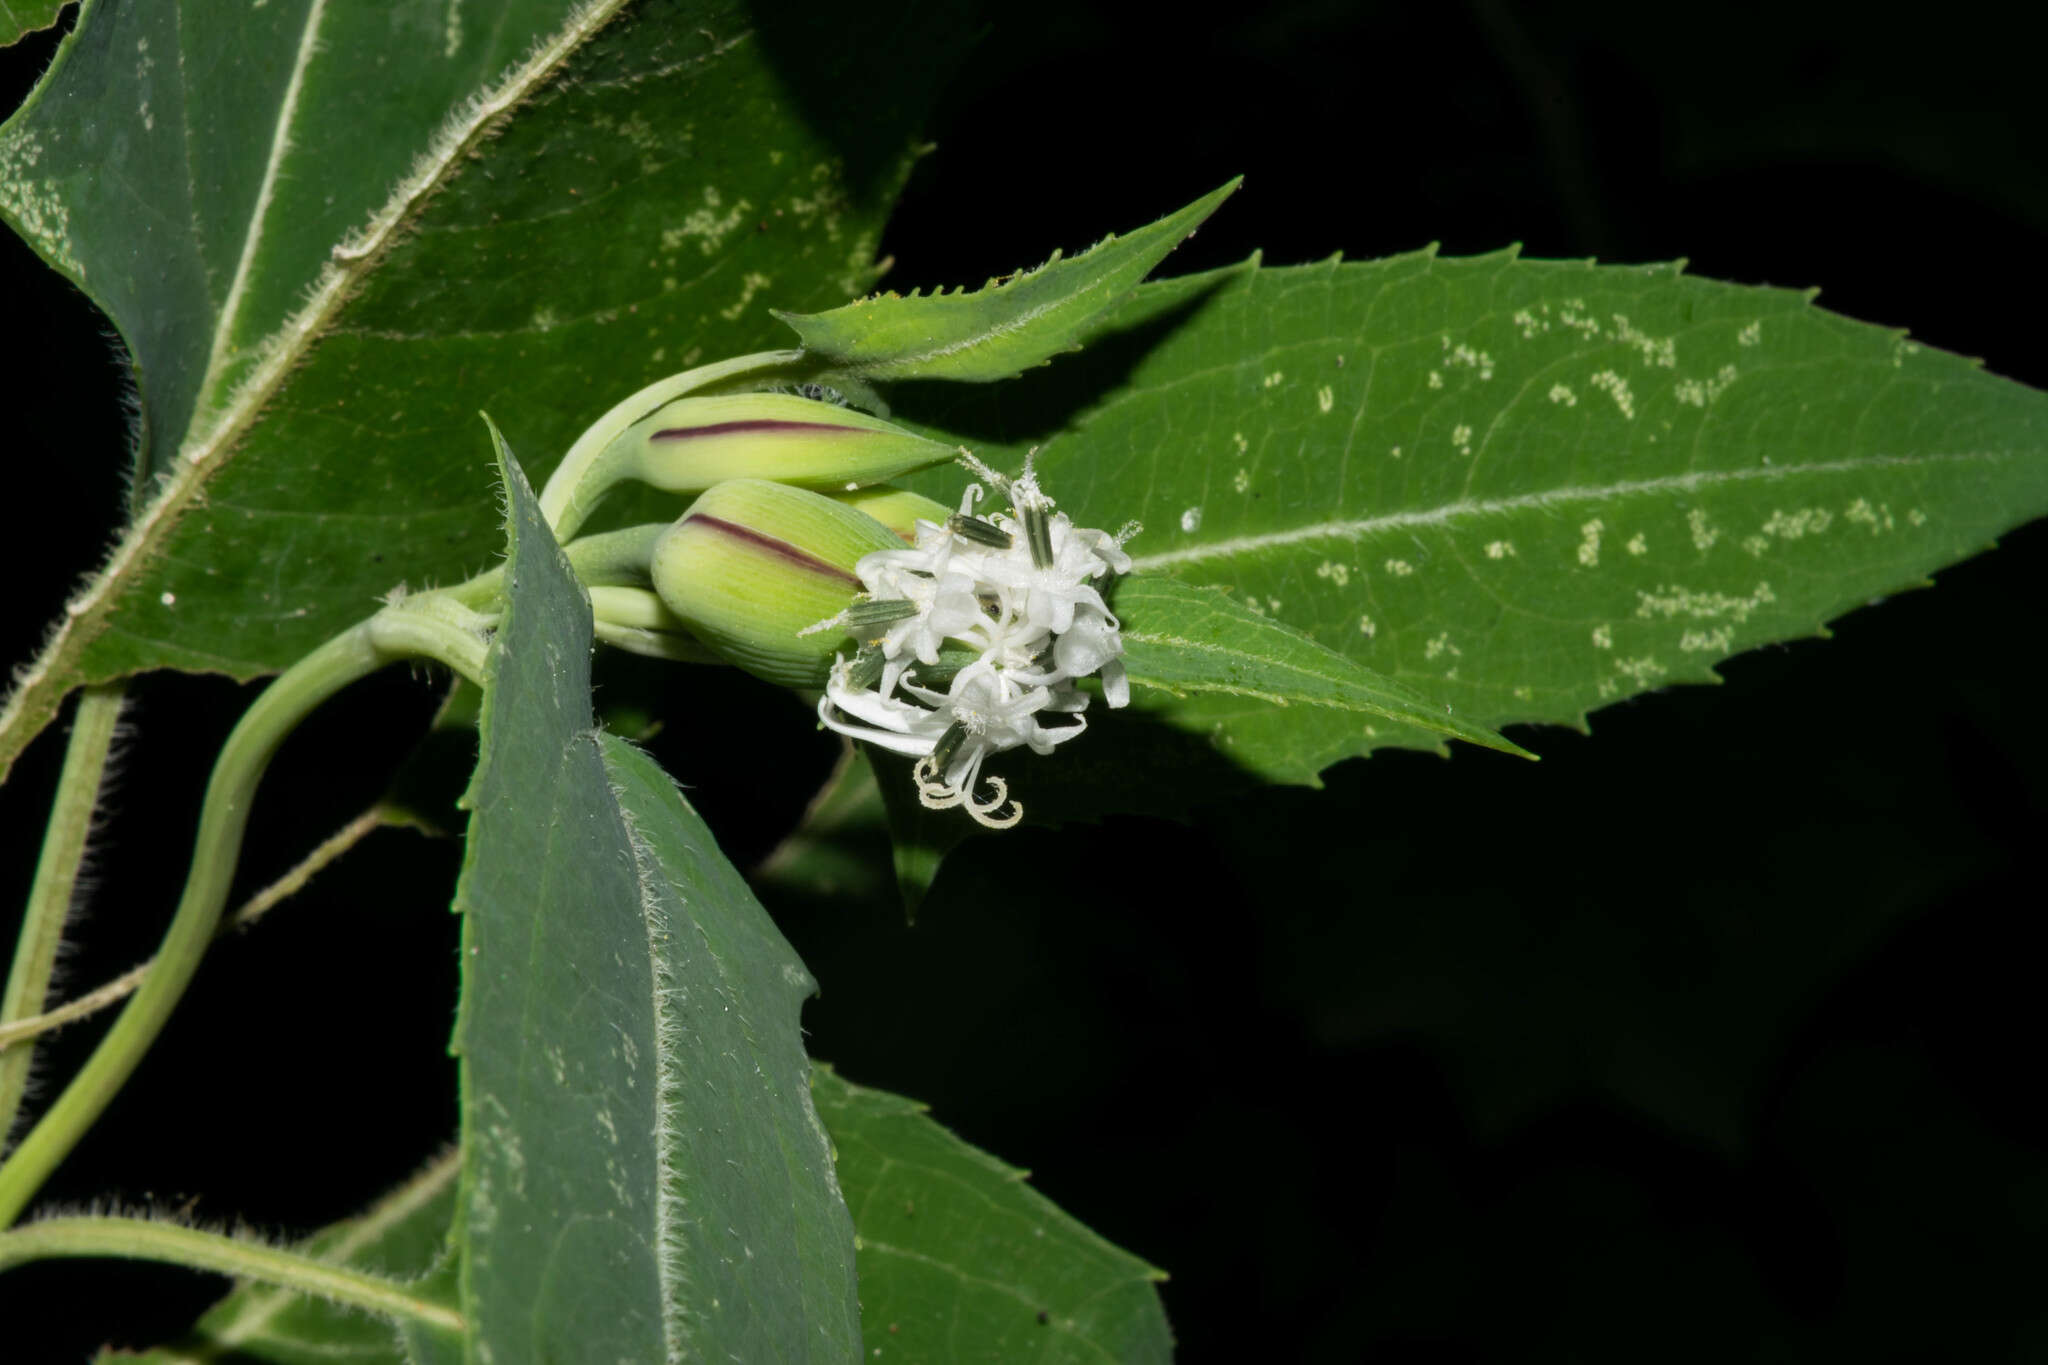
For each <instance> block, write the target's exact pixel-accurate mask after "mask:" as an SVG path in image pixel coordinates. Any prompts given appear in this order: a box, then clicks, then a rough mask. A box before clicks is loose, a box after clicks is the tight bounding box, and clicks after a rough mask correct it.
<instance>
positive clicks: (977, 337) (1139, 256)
mask: <svg viewBox="0 0 2048 1365" xmlns="http://www.w3.org/2000/svg"><path fill="white" fill-rule="evenodd" d="M1240 179H1241V177H1240ZM1238 184H1239V181H1238V180H1232V181H1231V182H1230V183H1229V184H1227V185H1225V186H1223V187H1222V188H1221V189H1219V190H1216V191H1214V192H1212V193H1210V194H1207V195H1204V196H1203V197H1202V198H1200V199H1197V200H1196V201H1195V202H1194V203H1192V204H1190V205H1188V206H1187V207H1186V208H1184V209H1182V210H1180V211H1179V212H1178V213H1172V214H1169V215H1167V216H1166V217H1164V218H1161V219H1160V220H1159V221H1158V222H1156V223H1152V224H1150V225H1149V226H1147V227H1142V228H1139V229H1138V230H1137V231H1136V232H1133V233H1130V234H1129V235H1127V236H1123V237H1116V236H1110V237H1107V238H1104V239H1103V240H1102V241H1101V242H1099V243H1097V244H1096V245H1095V246H1094V247H1093V248H1091V249H1090V250H1088V251H1084V252H1082V253H1081V254H1080V255H1079V256H1076V257H1074V258H1073V259H1071V260H1062V259H1061V258H1060V256H1059V255H1058V253H1054V255H1053V257H1052V259H1051V260H1049V261H1047V262H1046V263H1045V264H1044V265H1042V266H1040V267H1039V268H1038V269H1036V270H1030V271H1025V272H1023V273H1022V274H1019V275H1015V276H1012V277H1010V278H1008V279H1003V280H990V281H989V282H988V284H987V286H985V287H984V288H981V289H978V290H975V291H974V292H973V293H968V292H967V291H966V290H964V289H963V290H956V291H955V292H954V293H951V294H945V293H940V294H932V295H928V296H919V295H916V294H912V295H911V296H909V297H908V298H906V297H904V296H902V295H900V294H879V295H876V296H875V297H874V298H871V299H862V300H860V301H859V302H857V303H849V304H847V305H846V306H845V307H843V308H835V309H833V310H832V311H831V312H829V313H814V314H810V315H808V316H807V315H804V314H799V313H789V312H784V311H782V310H780V309H778V310H776V313H775V316H777V317H779V318H781V319H782V320H783V321H784V322H786V323H788V324H789V325H790V326H792V327H794V328H795V329H796V331H797V335H798V336H799V337H801V338H802V339H803V347H804V351H805V353H806V355H807V356H808V357H809V358H811V359H813V360H816V361H820V362H823V364H824V365H825V367H826V368H827V369H829V370H830V371H831V372H832V373H835V374H848V375H853V376H856V377H858V378H860V379H866V380H883V379H954V380H993V379H1008V378H1011V377H1012V376H1014V375H1016V374H1018V373H1020V372H1022V371H1024V370H1027V369H1029V368H1031V367H1032V366H1034V365H1043V364H1044V363H1045V362H1046V361H1048V360H1050V359H1051V358H1052V357H1053V356H1054V355H1056V354H1058V353H1059V352H1061V351H1068V350H1073V349H1075V348H1076V346H1077V344H1078V343H1079V341H1080V340H1081V338H1082V336H1083V334H1084V333H1085V332H1086V331H1087V330H1088V326H1089V324H1090V323H1091V322H1093V321H1094V320H1095V319H1096V318H1097V317H1098V316H1099V315H1100V314H1101V313H1102V312H1103V310H1105V309H1107V308H1110V307H1112V306H1113V305H1115V304H1116V303H1118V302H1120V301H1121V300H1122V299H1124V298H1125V297H1126V296H1127V295H1128V294H1129V293H1130V291H1131V289H1132V288H1133V287H1134V286H1136V285H1137V283H1138V282H1139V281H1140V280H1142V279H1144V278H1145V276H1146V275H1148V274H1150V273H1151V272H1152V268H1153V267H1154V266H1156V265H1158V264H1159V262H1161V261H1162V260H1164V259H1165V258H1166V254H1167V253H1168V252H1170V251H1172V250H1173V249H1174V248H1175V247H1177V246H1179V245H1180V244H1181V242H1182V240H1184V239H1185V238H1187V237H1188V236H1189V235H1190V234H1192V233H1193V232H1194V230H1195V229H1196V228H1197V227H1200V226H1201V224H1202V221H1203V220H1204V219H1205V218H1207V217H1208V216H1209V215H1210V214H1211V213H1214V212H1215V211H1216V208H1217V206H1218V205H1219V204H1221V203H1222V202H1223V201H1224V200H1225V199H1228V198H1229V197H1230V196H1231V195H1232V194H1233V193H1235V192H1236V190H1237V187H1238Z"/></svg>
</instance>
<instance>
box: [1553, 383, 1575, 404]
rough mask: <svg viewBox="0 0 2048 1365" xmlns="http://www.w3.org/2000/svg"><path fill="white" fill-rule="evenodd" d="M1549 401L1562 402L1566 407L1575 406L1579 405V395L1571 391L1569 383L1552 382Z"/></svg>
mask: <svg viewBox="0 0 2048 1365" xmlns="http://www.w3.org/2000/svg"><path fill="white" fill-rule="evenodd" d="M1550 401H1551V402H1553V403H1562V404H1564V405H1565V406H1566V407H1568V408H1575V407H1577V406H1578V405H1579V396H1578V395H1577V394H1575V393H1573V392H1572V388H1571V385H1569V384H1552V385H1551V386H1550Z"/></svg>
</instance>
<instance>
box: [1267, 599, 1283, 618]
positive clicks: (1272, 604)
mask: <svg viewBox="0 0 2048 1365" xmlns="http://www.w3.org/2000/svg"><path fill="white" fill-rule="evenodd" d="M1266 609H1267V610H1268V611H1271V612H1274V613H1275V614H1277V613H1278V612H1279V610H1280V599H1279V598H1277V597H1269V598H1267V599H1266Z"/></svg>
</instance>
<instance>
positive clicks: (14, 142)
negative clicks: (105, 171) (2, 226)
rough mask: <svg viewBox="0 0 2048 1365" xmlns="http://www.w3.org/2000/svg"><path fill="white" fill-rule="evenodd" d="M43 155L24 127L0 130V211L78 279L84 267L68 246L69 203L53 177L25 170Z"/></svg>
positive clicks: (24, 234) (69, 228)
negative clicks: (41, 177)
mask: <svg viewBox="0 0 2048 1365" xmlns="http://www.w3.org/2000/svg"><path fill="white" fill-rule="evenodd" d="M42 159H43V144H42V143H41V142H39V141H37V140H36V137H35V135H34V134H33V133H30V132H28V131H27V130H26V129H20V128H9V129H7V130H6V131H4V132H0V212H4V213H6V214H7V216H8V217H10V218H12V219H14V224H15V227H16V228H17V229H18V230H19V231H20V232H21V235H22V236H24V237H26V238H28V240H29V242H30V243H31V244H32V245H34V246H35V247H36V248H37V249H39V250H40V251H41V252H42V253H43V255H45V256H47V257H49V259H50V263H51V264H52V265H55V266H56V267H57V268H58V269H60V270H64V271H67V272H69V273H70V274H71V275H73V276H76V277H77V278H79V279H84V278H85V267H84V266H83V265H81V264H80V263H79V260H78V257H77V255H76V254H75V253H74V252H73V251H72V249H71V206H70V205H69V204H68V203H66V202H65V200H64V197H63V195H62V194H61V193H60V192H59V191H58V188H57V182H56V181H55V180H49V179H44V180H36V179H33V178H31V177H30V175H29V171H30V170H32V169H33V168H34V167H35V165H36V163H37V162H39V161H41V160H42Z"/></svg>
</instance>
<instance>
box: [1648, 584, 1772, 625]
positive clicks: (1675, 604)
mask: <svg viewBox="0 0 2048 1365" xmlns="http://www.w3.org/2000/svg"><path fill="white" fill-rule="evenodd" d="M1777 600H1778V599H1777V596H1776V595H1775V594H1774V593H1772V591H1771V585H1770V584H1769V583H1762V582H1760V583H1758V584H1757V585H1756V587H1755V588H1754V589H1753V590H1751V591H1750V592H1749V594H1748V595H1747V596H1743V597H1734V596H1731V595H1729V594H1728V593H1725V592H1699V591H1696V590H1694V589H1692V588H1686V587H1681V586H1679V585H1678V584H1675V583H1661V584H1659V585H1658V586H1657V587H1656V588H1655V589H1653V590H1652V591H1649V592H1644V591H1642V590H1641V589H1640V588H1639V589H1637V590H1636V615H1637V616H1639V617H1641V618H1643V619H1644V620H1646V621H1647V620H1654V619H1657V618H1659V617H1661V618H1663V619H1664V620H1667V621H1669V620H1673V619H1676V618H1678V617H1681V616H1683V617H1688V618H1690V619H1692V620H1695V621H1718V620H1725V621H1731V622H1733V623H1734V624H1736V625H1741V624H1742V623H1743V622H1744V621H1747V620H1748V619H1749V615H1750V613H1751V612H1753V611H1755V610H1756V609H1757V608H1758V607H1762V606H1765V605H1768V604H1769V603H1772V602H1775V601H1777Z"/></svg>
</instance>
